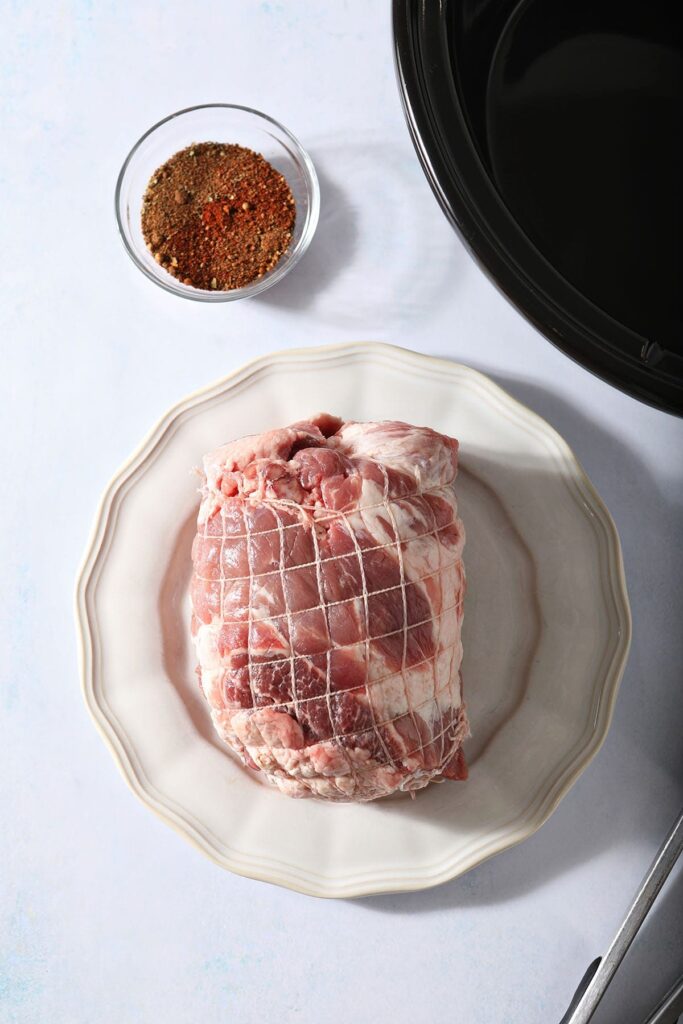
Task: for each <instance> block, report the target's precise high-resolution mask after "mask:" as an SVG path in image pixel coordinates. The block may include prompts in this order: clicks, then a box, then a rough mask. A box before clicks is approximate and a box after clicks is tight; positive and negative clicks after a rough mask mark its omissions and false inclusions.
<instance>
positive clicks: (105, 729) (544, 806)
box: [74, 341, 631, 898]
mask: <svg viewBox="0 0 683 1024" xmlns="http://www.w3.org/2000/svg"><path fill="white" fill-rule="evenodd" d="M363 355H365V356H372V355H374V356H384V357H388V358H389V359H390V361H393V362H395V363H396V362H399V363H400V362H401V361H404V362H406V361H407V362H408V363H411V364H412V365H413V367H416V366H417V367H421V368H422V369H425V368H431V369H433V370H435V371H437V370H438V372H439V373H441V374H446V375H447V376H449V377H450V378H457V377H458V376H460V377H464V378H466V379H468V381H469V382H470V383H475V384H476V385H478V386H479V387H480V388H482V389H483V390H484V391H485V392H487V393H488V396H489V397H490V398H492V399H494V400H496V401H497V402H498V403H501V402H502V404H503V405H505V406H507V408H508V410H509V411H511V412H512V413H514V415H515V416H516V418H517V419H518V420H520V421H521V422H526V424H527V425H528V426H530V427H531V428H532V429H533V432H534V433H535V434H536V435H537V436H538V435H543V436H544V437H545V438H546V439H547V440H550V441H551V442H552V443H553V445H554V447H555V450H556V452H557V454H558V455H559V456H560V457H561V459H562V464H563V470H564V474H565V477H566V479H567V482H568V483H571V484H572V485H573V490H574V495H573V496H574V497H575V499H576V500H577V502H578V503H580V504H583V505H585V504H586V502H588V503H589V506H590V508H591V510H592V512H593V513H594V514H595V515H596V516H597V518H598V519H599V520H600V522H601V525H602V527H603V533H604V538H605V543H606V553H607V556H608V562H607V564H608V569H609V574H608V579H606V580H605V581H604V582H608V584H609V591H610V593H611V596H612V599H613V602H614V607H615V610H616V613H617V617H618V619H619V621H620V630H619V632H618V643H617V646H616V648H615V650H614V653H613V655H612V657H611V659H610V662H609V665H608V666H607V668H606V671H605V674H604V679H603V680H602V691H601V693H600V699H599V702H598V712H597V716H596V718H595V720H594V721H593V722H591V723H589V727H588V728H587V729H585V730H584V732H583V733H582V735H581V737H580V738H579V739H577V742H576V744H575V748H574V749H575V750H576V755H575V756H574V757H573V759H572V761H571V762H570V763H569V764H567V765H565V766H564V767H563V768H562V769H561V770H560V771H559V772H558V774H557V775H556V776H555V777H554V778H552V779H551V780H549V781H548V780H546V784H545V785H544V788H543V790H542V791H540V790H539V791H538V792H537V793H536V794H535V796H534V799H533V800H532V801H531V803H530V805H529V806H528V807H527V808H526V810H525V811H524V813H523V814H520V815H517V816H516V817H515V818H514V819H513V820H512V821H510V822H509V823H508V825H507V827H506V828H507V831H505V832H504V833H503V829H502V828H501V829H500V830H499V831H500V832H501V833H502V834H500V835H498V836H497V837H494V838H492V839H491V840H490V841H489V842H488V843H487V842H486V841H485V840H484V841H482V840H481V839H480V840H479V841H478V849H477V850H476V851H475V852H474V853H473V854H472V853H470V854H469V855H468V854H467V852H465V854H463V853H462V852H459V853H457V854H456V855H453V854H450V855H449V856H447V857H445V858H444V857H442V858H440V859H439V861H437V862H436V863H434V864H433V865H425V864H421V865H420V866H419V867H418V868H416V869H415V871H414V872H412V873H411V872H402V873H401V872H396V873H392V871H391V870H387V871H385V872H377V871H374V872H362V873H356V874H353V875H349V876H344V875H342V874H340V873H337V874H336V875H335V876H330V875H326V874H320V875H317V874H315V873H314V872H312V871H310V870H309V869H303V868H300V867H297V866H296V865H293V864H289V863H286V862H283V861H278V860H277V858H275V857H268V858H265V857H261V858H256V857H254V856H253V855H245V854H240V853H239V852H238V851H237V850H234V849H231V848H230V847H228V846H226V844H224V843H222V842H220V841H219V840H218V839H217V837H213V841H212V839H211V837H210V835H209V834H208V830H202V827H201V824H200V823H199V822H193V821H192V820H191V815H190V814H189V813H188V812H187V811H184V812H183V809H181V808H176V807H174V806H173V805H172V804H173V802H172V801H171V800H170V799H169V798H168V797H162V796H161V794H158V793H156V792H155V790H154V787H153V785H152V784H151V783H150V782H149V781H148V780H146V779H145V778H144V773H143V772H142V769H141V767H140V766H139V765H136V763H135V761H136V758H135V754H134V751H133V750H132V749H131V748H130V747H129V746H127V744H126V740H125V732H124V730H123V729H122V727H121V726H120V724H119V723H118V722H117V721H116V718H115V716H114V714H113V712H112V711H111V710H110V709H109V708H107V706H106V699H104V695H102V694H99V695H98V693H97V689H98V687H97V675H98V673H97V665H96V662H95V660H94V659H95V655H96V644H95V641H96V629H95V628H94V626H95V624H96V616H95V614H94V610H93V609H92V608H90V607H89V604H88V590H89V587H90V585H91V583H93V582H95V581H96V579H97V575H98V569H99V567H100V566H101V564H102V562H103V558H102V556H103V554H105V553H106V547H107V542H108V539H109V538H110V536H111V535H112V532H113V528H114V527H115V523H116V514H117V508H116V504H117V499H119V498H120V497H122V495H123V493H125V489H126V484H127V483H129V481H131V480H133V478H134V476H135V474H136V473H139V472H140V471H141V470H143V468H144V466H145V463H146V462H147V461H148V459H149V458H150V457H151V456H152V455H153V454H154V453H155V451H156V450H157V448H158V446H159V445H160V443H161V442H162V441H163V438H164V436H165V434H166V432H167V430H168V429H169V427H171V426H172V425H173V424H174V423H177V422H178V421H179V420H180V419H181V418H182V416H183V415H184V414H185V413H187V412H189V411H190V410H192V409H193V408H195V407H197V406H198V405H201V404H202V403H204V402H206V401H209V400H212V399H214V398H218V397H219V396H220V395H222V394H224V393H226V392H229V391H231V390H232V389H233V388H235V387H236V386H237V385H238V384H241V383H244V382H246V381H248V380H249V379H251V378H253V377H254V376H256V375H257V374H258V372H259V371H262V370H267V369H268V368H269V367H270V366H272V365H274V364H275V365H277V364H282V363H294V362H297V361H301V360H304V361H306V360H310V361H311V362H312V363H317V362H321V361H323V362H324V361H327V360H329V359H330V358H335V357H341V356H347V357H349V356H351V357H356V358H357V357H359V356H360V357H362V356H363ZM582 492H583V493H582ZM74 598H75V616H76V626H77V636H78V655H79V669H80V678H81V687H82V693H83V697H84V700H85V703H86V706H87V708H88V711H89V712H90V715H91V717H92V719H93V721H94V723H95V725H96V727H97V729H98V731H99V733H100V735H101V736H102V738H103V739H104V741H105V743H106V745H107V747H108V748H109V750H110V752H111V754H112V756H113V757H114V760H115V762H116V764H117V766H118V768H119V770H120V771H121V774H122V775H123V777H124V779H125V781H126V782H127V784H128V786H129V788H130V789H131V790H132V792H133V793H134V794H135V795H136V796H137V797H138V799H140V800H141V801H142V803H144V804H145V805H146V806H147V807H148V808H149V809H150V810H151V811H153V813H155V814H156V815H157V816H158V817H159V818H161V819H162V820H163V821H164V822H165V823H166V824H168V825H169V826H171V828H173V829H174V830H175V831H176V832H178V833H179V834H181V835H182V836H183V837H184V838H185V839H186V840H188V841H189V842H190V843H191V844H192V845H193V846H194V847H195V848H197V849H198V850H200V851H201V852H202V853H203V854H205V855H206V856H208V857H209V859H210V860H212V861H213V862H214V863H216V864H218V865H219V866H220V867H223V868H227V869H228V870H230V871H232V872H234V873H235V874H238V875H242V876H245V877H249V878H254V879H257V880H260V881H265V882H270V883H272V884H275V885H280V886H284V887H285V888H288V889H291V890H293V891H295V892H300V893H304V894H306V895H310V896H317V897H323V898H354V897H360V896H367V895H374V894H379V893H389V892H412V891H417V890H421V889H426V888H431V887H433V886H436V885H440V884H442V883H444V882H447V881H449V880H451V879H453V878H455V877H458V876H459V875H462V874H464V873H465V872H466V871H469V870H471V869H472V868H474V867H476V866H477V865H478V864H480V863H482V862H483V861H485V860H488V859H489V858H490V857H492V856H495V855H496V854H497V853H500V852H502V851H503V850H506V849H509V848H511V847H512V846H516V845H517V844H519V843H521V842H523V841H524V840H525V839H528V838H529V837H530V836H532V835H533V834H534V833H535V832H536V831H537V830H538V829H539V828H540V827H541V825H543V824H544V823H545V822H546V821H547V820H548V818H549V817H550V815H551V814H552V813H553V811H554V810H555V809H556V807H557V806H558V804H559V803H560V801H561V800H562V798H563V797H564V796H565V795H566V794H567V792H568V791H569V790H570V789H571V787H572V786H573V785H574V783H575V782H576V781H577V779H578V778H579V776H580V775H581V774H582V773H583V771H584V770H585V769H586V767H587V766H588V765H589V763H590V762H591V761H592V760H593V758H594V757H595V756H596V754H597V753H598V751H599V749H600V747H601V746H602V744H603V743H604V740H605V738H606V736H607V733H608V731H609V727H610V724H611V721H612V716H613V712H614V706H615V702H616V698H617V694H618V690H619V684H620V681H621V677H622V674H623V671H624V667H625V665H626V660H627V657H628V651H629V647H630V641H631V612H630V606H629V601H628V594H627V589H626V580H625V575H624V566H623V558H622V553H621V545H620V542H619V536H618V533H617V530H616V526H615V524H614V521H613V519H612V517H611V515H610V513H609V511H608V510H607V508H606V506H605V504H604V502H603V501H602V499H601V498H600V496H599V494H598V493H597V491H596V490H595V487H594V486H593V484H592V482H591V481H590V479H589V477H588V476H587V474H586V473H585V471H584V469H583V467H582V466H581V464H580V462H579V460H578V459H577V458H576V456H575V455H574V452H573V451H572V450H571V448H570V447H569V445H568V444H567V442H566V441H565V440H564V438H563V437H562V436H561V435H560V434H559V433H558V432H557V431H556V430H555V429H554V428H553V427H551V426H550V424H549V423H547V421H546V420H544V419H543V418H542V417H541V416H539V415H538V414H537V413H535V412H533V410H531V409H529V408H528V407H527V406H525V405H523V404H522V403H521V402H519V401H518V400H517V399H515V398H513V396H512V395H510V394H509V393H508V392H506V391H505V390H504V389H503V388H501V387H500V386H499V385H498V384H496V383H495V382H494V381H492V380H491V379H490V378H489V377H487V376H486V374H484V373H482V372H481V371H479V370H475V369H473V368H472V367H469V366H467V365H465V364H462V363H459V362H455V361H451V360H448V359H443V358H440V357H438V356H431V355H424V354H422V353H418V352H414V351H412V350H410V349H406V348H402V347H400V346H396V345H390V344H387V343H384V342H363V341H361V342H347V343H340V344H332V345H321V346H311V347H305V348H292V349H282V350H279V351H275V352H271V353H268V354H264V355H261V356H258V357H256V358H255V359H252V360H249V361H248V362H246V363H244V364H242V365H241V366H239V367H238V368H237V369H236V370H234V371H233V372H232V373H229V374H227V375H226V376H224V377H221V378H219V379H218V380H216V381H214V382H212V383H210V384H208V385H206V386H204V387H202V388H199V389H197V390H195V391H193V392H191V393H190V394H189V395H187V396H186V397H184V398H182V399H180V400H179V401H178V402H176V403H174V405H172V406H171V407H170V408H169V409H168V410H167V411H166V412H165V413H164V414H163V415H162V416H161V417H159V419H158V420H157V421H156V423H155V424H154V426H153V427H152V429H151V430H150V431H149V432H148V433H147V435H146V436H145V437H144V438H143V440H142V441H141V443H140V444H139V445H138V446H137V448H136V449H135V450H134V451H133V452H132V454H131V455H130V456H129V457H128V459H126V460H125V462H124V463H123V464H122V465H121V466H120V468H119V469H118V470H117V471H116V472H115V473H114V475H113V476H112V477H111V479H110V480H109V482H108V484H107V485H106V487H105V489H104V492H103V494H102V497H101V499H100V502H99V504H98V508H97V511H96V513H95V518H94V522H93V526H92V528H91V531H90V535H89V538H88V542H87V545H86V549H85V554H84V556H83V559H82V562H81V565H80V568H79V570H78V574H77V578H76V587H75V594H74ZM599 686H600V683H599V681H596V689H597V688H599Z"/></svg>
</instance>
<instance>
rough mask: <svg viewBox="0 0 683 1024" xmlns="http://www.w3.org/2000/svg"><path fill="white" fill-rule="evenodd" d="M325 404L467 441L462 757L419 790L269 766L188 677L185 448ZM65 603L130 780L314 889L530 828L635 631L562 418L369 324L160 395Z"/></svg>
mask: <svg viewBox="0 0 683 1024" xmlns="http://www.w3.org/2000/svg"><path fill="white" fill-rule="evenodd" d="M319 410H326V411H329V412H333V413H337V414H339V415H341V416H343V417H345V418H352V419H360V420H363V419H403V420H407V421H409V422H414V423H417V424H427V425H429V426H431V427H434V428H435V429H436V430H439V431H443V432H444V433H447V434H451V435H453V436H455V437H457V438H459V439H460V443H461V467H462V468H461V473H460V475H459V478H458V482H457V490H458V495H459V499H460V508H461V515H462V518H463V520H464V522H465V528H466V532H467V546H466V549H465V564H466V567H467V573H468V581H469V589H468V595H467V599H466V609H465V624H464V631H463V640H464V647H465V658H464V663H463V674H464V680H465V693H466V699H467V702H468V707H469V713H470V719H471V722H472V731H473V736H472V739H471V740H470V741H468V743H467V746H466V749H467V755H468V761H469V764H470V778H469V780H468V781H467V782H465V783H457V782H450V783H443V784H441V785H432V786H430V787H429V788H428V789H426V790H424V791H423V792H421V793H419V794H418V795H417V798H416V799H415V800H410V799H409V798H407V797H406V798H402V799H393V800H387V801H383V802H382V801H379V802H376V803H371V804H358V805H353V804H334V805H330V804H326V803H322V802H318V801H314V800H300V801H295V800H291V799H289V798H287V797H285V796H282V795H281V794H280V793H278V792H276V791H274V790H271V789H268V788H266V787H265V786H263V785H261V784H259V783H258V782H257V781H255V779H254V777H253V776H252V775H251V774H249V773H247V772H246V771H245V770H244V769H243V768H241V767H240V766H239V765H238V764H237V763H236V762H235V761H234V760H233V759H232V758H231V757H230V756H229V755H228V753H227V752H226V749H225V748H224V747H223V745H222V743H221V742H220V740H218V738H217V737H215V736H214V734H213V730H212V726H211V722H210V719H209V715H208V712H207V710H206V707H205V705H204V702H203V699H202V697H201V696H200V694H199V692H198V688H197V684H196V677H195V673H194V661H193V654H192V651H191V646H190V643H189V642H188V629H189V608H188V583H189V576H190V545H191V542H192V537H193V532H194V519H195V515H196V511H197V504H198V495H197V486H198V480H197V477H196V476H194V475H193V474H192V470H193V467H196V466H198V465H199V463H200V459H201V457H202V455H203V453H204V452H205V451H208V450H210V449H212V448H214V447H216V445H217V444H219V443H221V442H223V441H225V440H228V439H230V438H233V437H236V436H239V435H243V434H249V433H254V432H257V431H261V430H264V429H266V428H268V427H273V426H276V425H280V424H286V423H290V422H292V421H294V420H298V419H302V418H305V417H307V416H309V415H310V414H311V413H314V412H317V411H319ZM77 617H78V623H79V630H80V638H81V654H82V677H83V686H84V691H85V697H86V701H87V703H88V707H89V708H90V711H91V713H92V715H93V717H94V719H95V722H96V724H97V725H98V727H99V728H100V730H101V732H102V734H103V736H104V738H105V739H106V741H107V743H108V745H109V747H110V748H111V750H112V752H113V754H114V757H115V758H116V760H117V762H118V764H119V767H120V768H121V770H122V772H123V774H124V776H125V778H126V779H127V781H128V782H129V784H130V785H131V787H132V789H133V790H134V792H135V793H137V795H138V796H139V797H140V799H141V800H143V802H144V803H145V804H146V805H147V806H148V807H150V808H151V809H152V810H154V811H156V813H157V814H159V815H160V816H161V817H162V818H163V819H164V820H165V821H167V822H168V823H169V824H170V825H173V826H174V827H175V828H176V829H177V830H178V831H180V832H181V833H182V834H183V835H184V836H185V837H186V838H187V839H189V840H190V841H191V842H193V843H194V844H195V845H196V846H197V847H198V848H199V849H200V850H202V851H203V852H204V853H206V854H207V855H208V856H209V857H211V858H212V859H213V860H215V861H217V862H218V863H219V864H221V865H222V866H224V867H226V868H229V869H230V870H232V871H236V872H239V873H240V874H244V875H250V876H252V877H254V878H260V879H265V880H267V881H270V882H276V883H278V884H280V885H285V886H289V887H290V888H292V889H298V890H300V891H301V892H305V893H311V894H315V895H318V896H359V895H363V894H367V893H376V892H385V891H397V890H409V889H419V888H423V887H426V886H430V885H436V884H438V883H439V882H444V881H446V880H447V879H449V878H453V877H454V876H455V875H458V874H460V873H462V872H463V871H467V870H468V869H469V868H471V867H474V865H476V864H478V863H480V862H481V861H482V860H484V859H485V858H486V857H489V856H491V855H492V854H494V853H497V852H499V851H501V850H504V849H506V848H507V847H509V846H512V845H513V844H514V843H518V842H520V840H522V839H524V838H526V837H527V836H529V835H531V834H532V833H533V832H534V831H535V830H536V829H537V828H538V827H539V826H540V825H541V824H542V823H543V822H544V821H545V820H546V818H547V817H548V815H549V814H550V813H551V812H552V810H553V809H554V808H555V807H556V805H557V803H558V801H559V800H560V799H561V797H562V796H563V794H564V793H566V792H567V790H568V789H569V787H570V786H571V784H572V783H573V782H574V781H575V780H576V779H577V777H578V776H579V774H580V773H581V772H582V771H583V769H584V768H585V766H586V764H587V763H588V761H589V760H590V759H591V757H592V756H593V755H594V754H595V753H596V751H597V750H598V748H599V746H600V744H601V743H602V741H603V740H604V738H605V734H606V732H607V729H608V726H609V721H610V717H611V713H612V708H613V705H614V700H615V697H616V692H617V687H618V683H619V679H620V676H621V672H622V670H623V667H624V663H625V660H626V655H627V651H628V646H629V638H630V616H629V608H628V599H627V596H626V587H625V583H624V575H623V566H622V560H621V551H620V547H619V539H618V537H617V533H616V530H615V527H614V524H613V522H612V520H611V518H610V516H609V513H608V512H607V510H606V508H605V506H604V505H603V503H602V501H601V500H600V498H599V497H598V495H597V494H596V492H595V490H594V489H593V487H592V485H591V483H590V482H589V480H588V478H587V477H586V475H585V473H584V472H583V470H582V469H581V467H580V466H579V464H578V463H577V461H576V459H575V457H574V455H573V454H572V452H571V451H570V449H569V448H568V447H567V445H566V444H565V442H564V441H563V440H562V438H560V437H559V436H558V434H557V433H556V432H555V431H554V430H552V429H551V427H549V426H548V424H547V423H545V422H544V421H543V420H542V419H540V418H539V417H538V416H536V415H535V414H534V413H532V412H530V411H529V410H528V409H526V408H525V407H524V406H522V405H520V404H519V403H518V402H516V401H515V400H514V399H512V398H511V397H510V396H509V395H507V394H506V393H505V392H504V391H502V390H501V389H500V388H499V387H497V385H495V384H493V383H492V382H491V381H490V380H489V379H488V378H487V377H484V376H483V375H482V374H480V373H477V372H476V371H474V370H471V369H469V368H468V367H466V366H461V365H458V364H456V363H450V362H447V361H445V360H440V359H433V358H430V357H427V356H422V355H417V354H416V353H413V352H409V351H406V350H404V349H399V348H393V347H391V346H388V345H379V344H362V345H345V346H333V347H326V348H318V349H306V350H298V351H285V352H278V353H275V354H274V355H271V356H267V357H264V358H262V359H258V360H256V361H255V362H253V363H250V364H248V365H247V366H245V367H243V368H242V369H241V370H238V371H237V372H236V373H234V374H232V375H231V376H230V377H228V378H226V379H225V380H223V381H220V382H219V383H218V384H215V385H213V386H211V387H209V388H207V389H206V390H204V391H201V392H199V393H197V394H195V395H192V396H190V397H189V398H187V399H185V400H184V401H182V402H180V404H178V405H177V406H175V408H173V409H171V410H170V412H168V413H167V415H166V416H164V418H163V419H162V420H161V421H160V422H159V424H158V425H157V426H156V427H155V428H154V430H153V431H152V433H151V434H150V436H149V437H148V438H147V439H146V440H145V441H144V442H143V444H142V446H141V447H140V448H139V449H138V451H137V452H136V453H135V454H134V455H133V456H132V458H131V459H130V460H129V461H128V462H127V463H126V465H125V466H124V467H123V468H122V469H121V470H120V472H119V473H118V474H117V475H116V477H115V478H114V479H113V480H112V482H111V483H110V485H109V487H108V488H107V490H106V493H105V495H104V497H103V499H102V503H101V505H100V508H99V511H98V513H97V518H96V523H95V527H94V531H93V535H92V538H91V540H90V544H89V546H88V551H87V554H86V558H85V561H84V564H83V567H82V570H81V573H80V576H79V580H78V586H77Z"/></svg>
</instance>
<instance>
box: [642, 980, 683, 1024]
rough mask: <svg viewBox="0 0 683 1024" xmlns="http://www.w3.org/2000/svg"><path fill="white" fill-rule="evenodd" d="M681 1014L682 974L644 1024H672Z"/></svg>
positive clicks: (682, 1002) (682, 996) (682, 995)
mask: <svg viewBox="0 0 683 1024" xmlns="http://www.w3.org/2000/svg"><path fill="white" fill-rule="evenodd" d="M682 1013H683V974H682V975H681V976H680V978H679V979H678V981H677V982H675V983H674V985H673V986H672V988H670V989H669V991H668V992H667V994H666V995H665V996H664V998H663V999H662V1001H661V1003H660V1004H659V1006H657V1007H656V1008H655V1009H654V1010H653V1011H652V1013H651V1014H650V1016H649V1017H648V1018H647V1020H646V1021H645V1024H672V1022H673V1021H677V1020H678V1018H679V1017H680V1015H681V1014H682Z"/></svg>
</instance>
